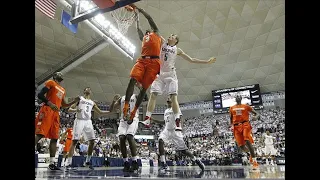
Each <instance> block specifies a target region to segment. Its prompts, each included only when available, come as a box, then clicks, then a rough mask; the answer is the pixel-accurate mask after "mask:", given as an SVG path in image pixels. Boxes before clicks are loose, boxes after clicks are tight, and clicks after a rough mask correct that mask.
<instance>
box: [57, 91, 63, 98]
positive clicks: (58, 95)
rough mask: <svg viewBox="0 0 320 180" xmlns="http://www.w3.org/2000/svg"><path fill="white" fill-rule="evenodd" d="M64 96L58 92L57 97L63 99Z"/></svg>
mask: <svg viewBox="0 0 320 180" xmlns="http://www.w3.org/2000/svg"><path fill="white" fill-rule="evenodd" d="M62 95H63V93H62V92H60V91H58V92H57V97H58V98H59V99H62Z"/></svg>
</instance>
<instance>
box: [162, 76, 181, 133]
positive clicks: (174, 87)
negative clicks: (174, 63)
mask: <svg viewBox="0 0 320 180" xmlns="http://www.w3.org/2000/svg"><path fill="white" fill-rule="evenodd" d="M165 82H166V85H167V86H166V87H167V89H166V90H167V92H168V94H169V95H170V98H171V101H172V111H173V113H174V116H175V119H176V121H178V122H177V125H178V124H179V123H180V106H179V102H178V78H177V75H176V72H175V71H172V72H170V75H168V77H167V78H166V80H165ZM180 128H181V127H180Z"/></svg>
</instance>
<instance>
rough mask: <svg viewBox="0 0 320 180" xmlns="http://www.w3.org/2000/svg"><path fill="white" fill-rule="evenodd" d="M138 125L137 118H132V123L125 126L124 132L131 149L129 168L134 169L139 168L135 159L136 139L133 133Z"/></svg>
mask: <svg viewBox="0 0 320 180" xmlns="http://www.w3.org/2000/svg"><path fill="white" fill-rule="evenodd" d="M138 125H139V118H134V119H133V123H132V124H130V125H129V126H128V128H127V132H126V134H127V135H126V138H127V141H128V143H129V148H130V151H131V157H132V166H131V170H132V171H136V170H138V169H139V165H138V161H137V159H138V158H137V147H136V141H135V140H134V135H135V134H136V132H137V130H138Z"/></svg>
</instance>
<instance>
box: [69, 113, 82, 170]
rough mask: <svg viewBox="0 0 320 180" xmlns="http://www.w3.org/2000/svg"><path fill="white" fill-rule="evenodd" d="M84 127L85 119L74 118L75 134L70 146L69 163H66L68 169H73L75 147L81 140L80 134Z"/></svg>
mask: <svg viewBox="0 0 320 180" xmlns="http://www.w3.org/2000/svg"><path fill="white" fill-rule="evenodd" d="M83 128H84V124H83V121H81V120H78V119H76V120H74V123H73V128H72V130H73V136H72V142H71V145H70V148H69V153H68V159H67V164H66V169H67V170H72V169H73V168H72V157H73V154H74V151H75V148H76V146H77V143H78V141H79V140H80V136H81V133H82V130H83Z"/></svg>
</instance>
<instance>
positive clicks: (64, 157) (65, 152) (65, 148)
mask: <svg viewBox="0 0 320 180" xmlns="http://www.w3.org/2000/svg"><path fill="white" fill-rule="evenodd" d="M71 143H72V140H71V139H67V140H66V142H65V144H64V148H63V152H62V153H63V158H62V162H61V164H63V166H65V162H66V160H67V157H68V156H67V155H68V152H69V150H70V146H71ZM61 166H62V165H61Z"/></svg>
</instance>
